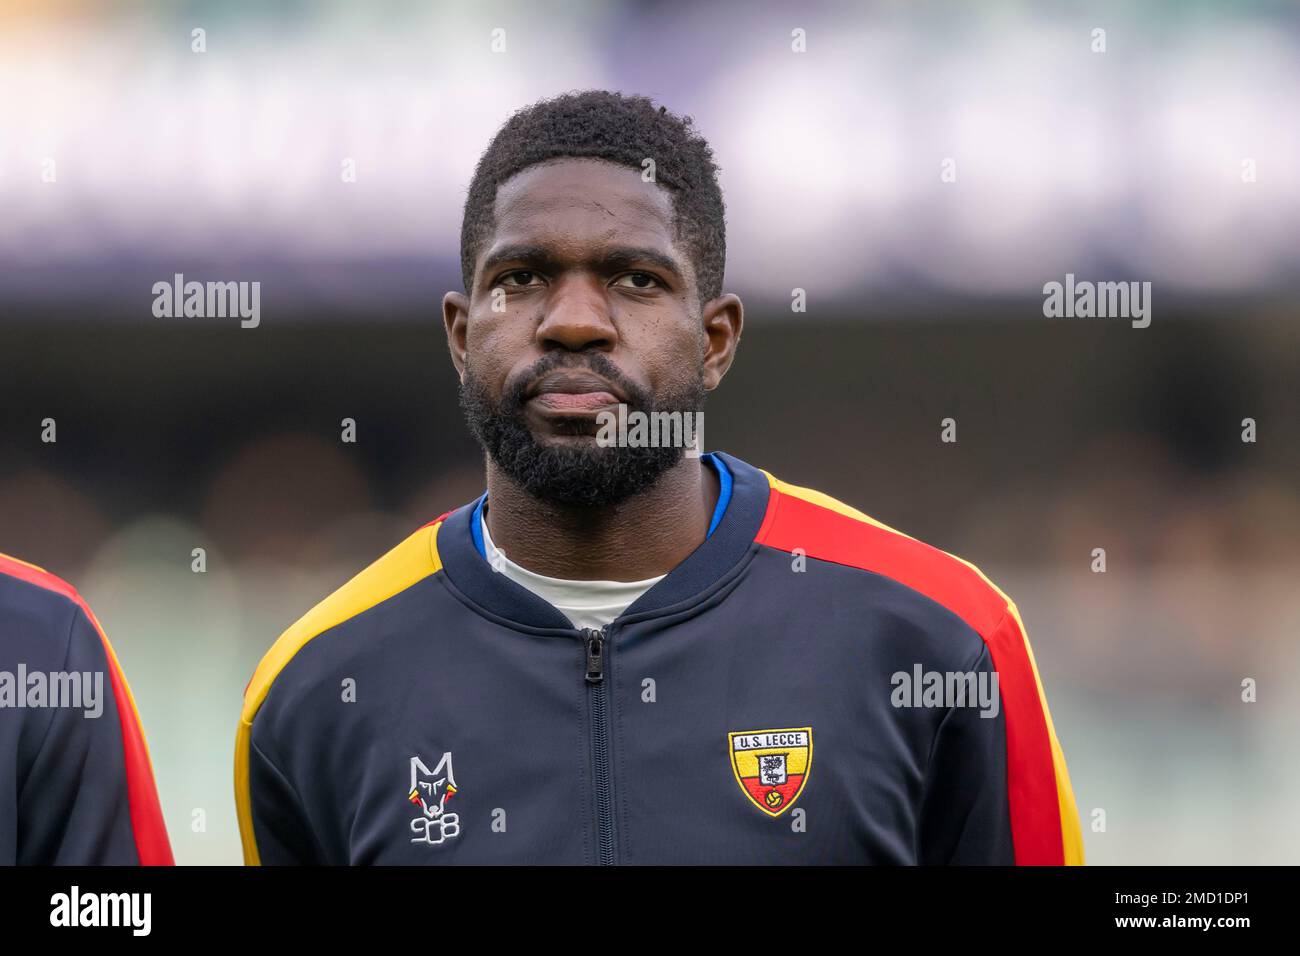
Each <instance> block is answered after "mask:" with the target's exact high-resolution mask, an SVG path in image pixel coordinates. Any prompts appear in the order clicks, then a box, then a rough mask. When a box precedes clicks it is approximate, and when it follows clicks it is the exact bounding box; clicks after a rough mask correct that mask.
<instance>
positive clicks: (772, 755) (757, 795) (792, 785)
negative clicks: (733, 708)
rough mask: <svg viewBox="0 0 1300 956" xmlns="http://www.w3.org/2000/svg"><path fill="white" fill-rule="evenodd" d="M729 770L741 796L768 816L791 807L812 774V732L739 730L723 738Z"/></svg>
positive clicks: (776, 814)
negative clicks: (741, 793)
mask: <svg viewBox="0 0 1300 956" xmlns="http://www.w3.org/2000/svg"><path fill="white" fill-rule="evenodd" d="M727 745H728V749H729V750H730V751H731V769H732V771H733V772H734V773H735V775H736V783H738V784H740V789H741V790H743V791H744V793H745V796H747V797H749V799H750V801H751V802H752V803H753V804H754V806H756V807H758V809H760V810H762V811H763V812H764V813H766V814H767V815H768V816H772V817H779V816H780V815H781V814H783V813H785V811H787V810H789V809H790V808H791V807H792V806H794V802H795V801H796V800H798V799H799V794H801V793H803V788H804V787H805V786H806V785H807V783H808V773H809V771H811V770H812V728H811V727H787V728H785V729H784V730H739V731H733V732H732V733H729V734H727Z"/></svg>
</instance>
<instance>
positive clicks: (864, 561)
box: [757, 488, 1065, 865]
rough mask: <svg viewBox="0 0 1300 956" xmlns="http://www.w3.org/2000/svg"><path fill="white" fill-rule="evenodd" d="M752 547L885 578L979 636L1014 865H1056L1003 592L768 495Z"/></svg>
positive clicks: (881, 531) (1046, 765)
mask: <svg viewBox="0 0 1300 956" xmlns="http://www.w3.org/2000/svg"><path fill="white" fill-rule="evenodd" d="M757 541H758V543H760V544H765V545H768V546H769V547H773V548H777V549H779V550H781V551H787V552H789V551H793V550H795V549H796V548H801V549H803V552H804V553H805V554H807V555H808V556H809V557H812V558H818V559H820V560H823V561H831V562H834V563H836V564H843V565H847V566H848V567H853V568H860V569H862V570H864V571H871V572H873V573H876V574H881V575H884V576H885V577H889V578H892V579H893V580H895V581H898V582H899V583H900V584H904V585H906V586H907V587H910V588H912V589H913V590H915V591H919V592H920V593H921V594H924V595H925V596H926V597H928V598H930V599H931V600H933V601H935V602H937V603H939V604H941V605H943V606H944V607H946V608H947V609H948V610H950V611H952V612H953V613H954V614H956V615H957V616H958V617H960V618H961V619H962V620H964V621H965V622H966V623H967V624H969V625H970V627H971V628H972V629H973V630H974V631H975V632H976V633H977V634H979V636H980V637H981V638H983V640H984V643H985V644H986V645H987V646H988V648H989V654H990V656H991V657H992V659H993V666H994V667H995V668H996V669H997V672H998V685H999V688H1000V690H1001V693H1002V704H1003V709H1004V713H1005V714H1006V721H1005V724H1006V734H1007V787H1008V803H1009V805H1010V808H1011V835H1012V841H1013V843H1014V845H1015V853H1016V862H1017V863H1018V864H1022V865H1023V864H1030V865H1033V864H1039V865H1061V864H1063V863H1064V861H1065V854H1064V848H1063V846H1062V840H1061V814H1060V806H1059V802H1058V798H1057V792H1056V768H1055V764H1054V763H1053V761H1052V745H1051V737H1050V735H1049V733H1048V729H1047V721H1046V718H1045V717H1044V714H1043V705H1042V701H1041V698H1040V695H1039V691H1038V682H1037V680H1036V679H1035V677H1034V672H1033V667H1032V665H1031V664H1030V661H1029V654H1028V651H1027V650H1026V647H1025V640H1024V638H1023V636H1022V634H1021V631H1020V627H1019V625H1018V623H1017V622H1016V619H1015V617H1014V615H1012V614H1011V613H1010V610H1009V606H1008V603H1007V601H1006V597H1005V595H1002V594H1000V593H999V592H998V591H997V589H996V588H994V587H992V586H991V585H990V584H989V583H988V582H987V581H986V580H985V579H984V578H983V577H982V576H981V575H980V574H979V573H978V572H977V571H976V570H975V569H974V568H973V567H971V566H970V565H967V564H965V563H964V562H962V561H960V560H959V559H957V558H954V557H953V556H952V555H950V554H946V553H945V552H943V551H940V550H939V549H937V548H934V547H931V546H930V545H928V544H925V543H923V542H921V541H917V540H916V539H914V538H909V537H907V536H906V535H904V534H901V533H899V532H897V531H892V530H890V529H887V528H883V527H879V526H877V525H875V524H872V523H870V522H868V521H863V520H861V519H859V518H856V517H853V516H851V515H847V514H840V513H838V512H836V511H833V510H831V509H829V508H825V507H822V506H821V505H819V504H815V503H813V502H811V501H806V500H804V499H803V498H799V497H796V496H794V495H790V494H785V493H783V492H781V491H779V490H777V489H776V488H773V490H772V495H771V497H770V499H769V500H768V507H767V514H766V515H765V517H764V519H763V524H762V527H761V528H760V529H759V532H758V536H757Z"/></svg>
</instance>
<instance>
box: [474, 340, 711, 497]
mask: <svg viewBox="0 0 1300 956" xmlns="http://www.w3.org/2000/svg"><path fill="white" fill-rule="evenodd" d="M563 367H575V368H586V369H589V370H591V371H593V372H595V373H596V374H597V375H600V376H602V377H603V378H605V379H606V380H607V381H609V382H611V383H612V384H614V385H615V386H617V387H618V388H619V389H620V390H621V391H622V392H623V395H624V396H625V398H626V400H627V408H628V411H629V412H632V411H642V412H646V413H650V412H656V411H662V412H683V413H686V412H696V411H700V410H701V409H702V408H703V407H704V397H705V394H706V392H705V388H704V382H703V370H702V369H697V374H696V377H695V379H694V380H693V381H692V382H690V383H689V384H687V385H685V386H683V387H682V388H681V389H679V390H676V391H673V392H669V393H666V394H664V395H662V396H661V397H660V399H659V400H658V401H657V402H656V400H655V397H654V396H653V395H652V394H650V393H649V392H648V391H646V390H645V389H643V388H639V387H638V386H636V385H635V384H633V383H632V382H629V381H628V380H627V379H625V378H624V377H623V376H622V375H621V374H620V373H619V371H618V369H617V368H615V367H614V364H613V363H612V362H610V361H609V359H607V358H605V356H604V355H601V354H600V353H598V352H592V353H588V354H585V355H575V354H574V353H566V352H552V353H550V354H549V355H547V356H545V357H544V358H542V359H541V360H540V361H538V362H537V363H536V364H535V365H534V366H533V367H532V368H531V369H529V370H528V372H527V374H525V375H521V376H519V377H518V380H517V381H516V382H515V383H514V384H507V386H506V390H505V393H504V394H503V395H502V396H501V400H500V401H499V402H497V403H494V402H493V401H492V397H491V396H490V395H489V394H488V393H487V390H486V389H485V388H484V387H483V386H482V384H481V383H480V382H479V381H478V380H477V379H476V378H474V376H473V375H471V374H470V372H469V369H468V368H467V369H466V370H465V378H464V381H463V382H462V383H461V387H460V407H461V409H462V410H463V411H464V413H465V421H466V422H467V423H468V424H469V427H470V431H472V432H473V433H474V437H475V438H477V439H478V442H479V444H480V445H482V446H483V449H484V451H486V452H487V453H488V456H489V457H490V458H491V459H492V461H493V462H495V463H496V465H497V467H498V468H500V469H501V470H502V471H503V472H505V473H506V474H507V475H508V476H509V477H510V479H511V480H512V481H514V482H515V483H516V484H517V485H519V486H520V487H521V488H523V489H524V490H525V491H526V492H527V493H528V494H530V495H532V496H533V497H534V498H536V499H538V500H539V501H543V502H546V503H548V504H557V505H576V506H580V507H593V506H598V505H616V504H618V503H620V502H622V501H626V500H627V499H628V498H631V497H632V496H633V495H636V494H639V493H640V492H642V491H645V490H646V489H647V488H649V487H650V486H652V485H653V484H654V483H655V482H656V481H658V480H659V478H660V477H661V476H662V475H663V474H664V472H666V471H668V469H670V468H672V467H673V466H674V465H676V464H677V463H678V462H679V461H681V458H682V455H683V454H684V453H685V449H684V448H681V447H670V448H632V447H628V448H620V447H617V446H609V447H602V446H600V445H598V444H596V439H595V434H594V432H593V433H592V438H591V441H590V442H585V441H584V442H581V443H577V442H572V443H571V442H566V443H564V444H557V445H545V444H542V443H541V442H539V441H538V440H537V439H536V437H534V435H533V433H532V432H531V431H530V430H529V428H528V424H527V422H526V420H525V417H524V405H525V403H526V401H527V397H526V392H527V389H528V386H529V384H531V383H532V382H534V381H536V380H537V379H538V378H539V377H540V376H542V375H545V374H546V373H547V372H550V371H552V370H554V369H557V368H563ZM588 421H590V420H588ZM587 427H589V426H587ZM582 431H583V428H582V427H580V426H579V425H578V423H577V421H575V427H574V431H573V434H582Z"/></svg>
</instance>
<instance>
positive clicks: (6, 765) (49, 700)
mask: <svg viewBox="0 0 1300 956" xmlns="http://www.w3.org/2000/svg"><path fill="white" fill-rule="evenodd" d="M0 864H5V865H8V866H13V865H15V864H18V865H44V866H48V865H65V864H71V865H83V866H84V865H98V864H108V865H115V866H135V865H146V866H170V865H171V864H172V851H171V844H170V843H169V841H168V839H167V830H166V828H165V826H164V825H163V817H162V810H161V809H160V807H159V805H158V793H157V791H156V790H155V788H154V780H153V770H152V768H151V766H150V763H149V750H148V748H147V747H146V746H145V741H144V732H143V730H142V729H141V727H140V718H139V716H138V715H137V714H136V710H135V702H134V700H133V699H132V697H131V689H130V688H129V687H128V686H127V683H126V677H125V676H124V675H123V674H122V669H121V668H120V667H119V666H118V663H117V657H116V655H114V653H113V648H112V646H111V645H110V644H109V643H108V638H107V637H105V636H104V631H103V629H102V628H101V627H100V626H99V622H98V621H97V620H95V615H94V614H93V613H91V610H90V608H89V607H88V606H87V605H86V602H85V601H84V600H82V598H81V596H80V595H79V594H77V592H76V591H75V590H74V589H73V588H72V586H71V585H70V584H68V583H67V582H66V581H62V580H60V579H59V578H57V577H55V576H54V575H52V574H50V573H48V572H47V571H44V570H42V569H41V568H38V567H36V566H35V565H32V564H27V563H26V562H23V561H19V560H18V559H17V558H11V557H8V556H7V555H0Z"/></svg>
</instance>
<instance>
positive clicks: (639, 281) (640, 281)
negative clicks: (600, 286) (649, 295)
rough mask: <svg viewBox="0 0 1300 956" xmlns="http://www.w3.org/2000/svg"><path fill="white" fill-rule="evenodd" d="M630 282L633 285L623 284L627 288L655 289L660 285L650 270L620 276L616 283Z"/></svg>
mask: <svg viewBox="0 0 1300 956" xmlns="http://www.w3.org/2000/svg"><path fill="white" fill-rule="evenodd" d="M624 282H630V283H631V285H623V288H625V289H653V288H654V287H655V286H657V285H659V284H660V283H659V280H658V279H656V278H655V277H654V276H652V275H650V274H649V273H648V272H629V273H628V274H627V275H625V276H619V277H618V279H616V280H615V284H619V283H624Z"/></svg>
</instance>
